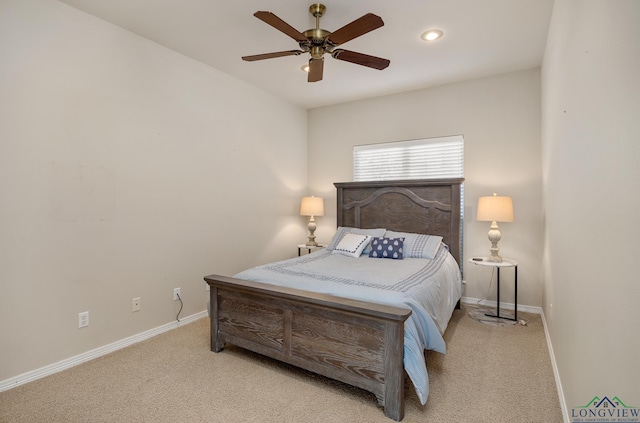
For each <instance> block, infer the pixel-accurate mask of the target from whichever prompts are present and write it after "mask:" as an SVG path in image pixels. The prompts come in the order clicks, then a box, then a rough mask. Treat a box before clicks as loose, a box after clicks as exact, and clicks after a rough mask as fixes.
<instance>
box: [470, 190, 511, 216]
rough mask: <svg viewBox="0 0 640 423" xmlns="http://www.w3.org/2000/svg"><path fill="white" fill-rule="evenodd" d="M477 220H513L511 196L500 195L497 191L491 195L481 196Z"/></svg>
mask: <svg viewBox="0 0 640 423" xmlns="http://www.w3.org/2000/svg"><path fill="white" fill-rule="evenodd" d="M476 220H479V221H481V222H513V201H512V200H511V197H499V196H498V194H496V193H494V194H493V195H492V196H490V197H480V198H479V199H478V214H477V215H476Z"/></svg>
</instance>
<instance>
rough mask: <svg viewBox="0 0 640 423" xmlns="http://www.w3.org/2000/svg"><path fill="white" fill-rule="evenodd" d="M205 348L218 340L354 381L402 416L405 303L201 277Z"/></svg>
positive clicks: (216, 346) (397, 416) (392, 414)
mask: <svg viewBox="0 0 640 423" xmlns="http://www.w3.org/2000/svg"><path fill="white" fill-rule="evenodd" d="M204 279H205V281H206V282H207V283H208V284H209V286H210V291H211V350H212V351H215V352H219V351H221V350H222V349H223V348H224V346H225V343H227V342H229V343H231V344H233V345H237V346H239V347H242V348H245V349H248V350H251V351H254V352H257V353H260V354H263V355H266V356H268V357H271V358H274V359H276V360H279V361H283V362H286V363H289V364H292V365H294V366H297V367H300V368H303V369H306V370H309V371H312V372H314V373H318V374H321V375H323V376H327V377H330V378H332V379H336V380H339V381H341V382H345V383H347V384H350V385H353V386H357V387H359V388H362V389H365V390H367V391H370V392H372V393H374V394H375V395H376V398H377V399H378V403H379V404H380V405H381V406H383V407H384V410H385V415H386V416H387V417H390V418H392V419H394V420H397V421H400V420H401V419H402V418H403V417H404V366H403V349H404V322H405V320H406V319H407V318H408V317H409V315H410V314H411V310H409V309H404V308H399V307H391V306H385V305H380V304H374V303H369V302H364V301H356V300H350V299H346V298H341V297H334V296H331V295H324V294H317V293H313V292H308V291H302V290H297V289H290V288H283V287H278V286H273V285H269V284H264V283H258V282H250V281H245V280H241V279H234V278H229V277H225V276H218V275H210V276H206V277H205V278H204Z"/></svg>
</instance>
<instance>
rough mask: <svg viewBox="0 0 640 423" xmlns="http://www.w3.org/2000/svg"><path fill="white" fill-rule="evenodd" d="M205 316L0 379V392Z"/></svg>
mask: <svg viewBox="0 0 640 423" xmlns="http://www.w3.org/2000/svg"><path fill="white" fill-rule="evenodd" d="M206 316H208V313H207V311H206V310H204V311H201V312H199V313H196V314H193V315H191V316H187V317H184V318H182V319H180V321H174V322H171V323H167V324H165V325H162V326H158V327H157V328H154V329H150V330H148V331H145V332H142V333H138V334H136V335H132V336H129V337H127V338H124V339H121V340H119V341H116V342H113V343H111V344H108V345H104V346H102V347H99V348H96V349H93V350H90V351H87V352H85V353H82V354H78V355H76V356H73V357H71V358H67V359H65V360H62V361H58V362H57V363H53V364H50V365H48V366H45V367H41V368H39V369H36V370H32V371H30V372H26V373H23V374H21V375H18V376H15V377H12V378H10V379H6V380H3V381H0V392H3V391H7V390H9V389H11V388H15V387H16V386H20V385H24V384H25V383H28V382H32V381H34V380H37V379H41V378H43V377H46V376H49V375H52V374H54V373H58V372H61V371H62V370H66V369H68V368H70V367H73V366H77V365H78V364H82V363H85V362H87V361H90V360H93V359H94V358H98V357H101V356H103V355H106V354H109V353H111V352H114V351H117V350H119V349H122V348H125V347H128V346H129V345H133V344H136V343H138V342H141V341H144V340H145V339H149V338H152V337H154V336H156V335H160V334H161V333H164V332H167V331H170V330H172V329H177V328H179V327H180V326H184V325H186V324H188V323H191V322H193V321H195V320H198V319H200V318H202V317H206Z"/></svg>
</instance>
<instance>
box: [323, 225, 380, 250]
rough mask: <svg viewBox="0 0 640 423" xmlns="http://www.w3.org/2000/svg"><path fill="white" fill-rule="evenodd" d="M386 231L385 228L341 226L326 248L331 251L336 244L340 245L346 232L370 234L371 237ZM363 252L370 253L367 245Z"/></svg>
mask: <svg viewBox="0 0 640 423" xmlns="http://www.w3.org/2000/svg"><path fill="white" fill-rule="evenodd" d="M385 231H386V229H384V228H378V229H360V228H352V227H350V226H339V227H338V229H337V230H336V233H335V234H334V235H333V238H331V241H329V244H327V247H326V249H327V250H329V251H331V250H333V249H334V248H336V245H338V243H339V242H340V241H342V238H343V237H344V236H345V235H346V234H360V235H369V236H371V237H374V236H384V233H385ZM367 246H368V245H367ZM363 253H365V254H369V251H368V249H367V247H365V251H363Z"/></svg>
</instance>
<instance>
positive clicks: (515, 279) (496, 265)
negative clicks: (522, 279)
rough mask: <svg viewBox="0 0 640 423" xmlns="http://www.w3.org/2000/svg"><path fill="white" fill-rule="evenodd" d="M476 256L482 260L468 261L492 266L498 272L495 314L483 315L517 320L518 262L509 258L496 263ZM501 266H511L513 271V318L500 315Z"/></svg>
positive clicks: (478, 264)
mask: <svg viewBox="0 0 640 423" xmlns="http://www.w3.org/2000/svg"><path fill="white" fill-rule="evenodd" d="M476 258H481V259H482V261H480V260H474V259H469V262H470V263H473V264H475V265H477V266H488V267H494V268H496V269H497V273H498V294H497V301H496V303H497V304H496V313H495V314H489V313H485V316H490V317H497V318H498V319H505V320H512V321H515V322H517V321H518V262H517V261H514V260H509V259H505V258H503V259H502V262H500V263H496V262H493V261H487V257H476ZM503 267H513V268H514V273H513V275H514V276H513V283H514V286H515V298H514V301H513V303H514V307H515V310H514V313H513V318H511V317H504V316H500V269H502V268H503Z"/></svg>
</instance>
